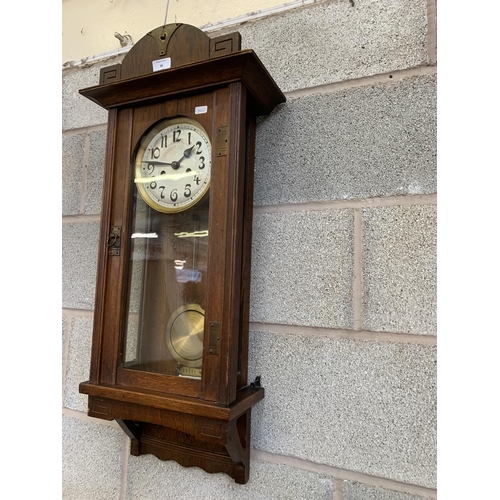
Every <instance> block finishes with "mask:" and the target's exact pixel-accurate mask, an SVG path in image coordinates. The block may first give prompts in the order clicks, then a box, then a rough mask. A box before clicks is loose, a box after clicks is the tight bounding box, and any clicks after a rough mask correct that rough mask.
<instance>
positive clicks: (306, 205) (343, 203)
mask: <svg viewBox="0 0 500 500" xmlns="http://www.w3.org/2000/svg"><path fill="white" fill-rule="evenodd" d="M436 204H437V194H436V193H432V194H418V195H394V196H381V197H374V198H354V199H350V200H329V201H310V202H297V203H280V204H277V205H254V207H253V212H254V214H260V213H275V212H299V211H304V212H305V211H321V210H332V209H337V210H341V209H343V208H369V207H390V206H402V205H404V206H408V205H436Z"/></svg>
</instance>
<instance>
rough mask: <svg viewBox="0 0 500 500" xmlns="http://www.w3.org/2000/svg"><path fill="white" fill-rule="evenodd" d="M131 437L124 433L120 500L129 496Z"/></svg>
mask: <svg viewBox="0 0 500 500" xmlns="http://www.w3.org/2000/svg"><path fill="white" fill-rule="evenodd" d="M129 450H130V438H129V437H128V436H127V435H126V434H125V433H123V445H122V464H123V467H122V477H121V484H120V500H125V499H126V497H127V476H128V459H129V456H130V453H129Z"/></svg>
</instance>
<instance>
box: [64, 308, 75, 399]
mask: <svg viewBox="0 0 500 500" xmlns="http://www.w3.org/2000/svg"><path fill="white" fill-rule="evenodd" d="M72 324H73V318H72V317H71V316H69V317H68V318H67V321H66V325H65V327H64V342H63V348H62V355H63V362H62V400H63V401H64V395H65V393H66V371H67V369H68V354H69V336H70V332H71V326H72Z"/></svg>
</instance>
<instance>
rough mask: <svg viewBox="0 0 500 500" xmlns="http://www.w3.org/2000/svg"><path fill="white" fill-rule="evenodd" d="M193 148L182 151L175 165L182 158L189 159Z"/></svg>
mask: <svg viewBox="0 0 500 500" xmlns="http://www.w3.org/2000/svg"><path fill="white" fill-rule="evenodd" d="M193 148H194V146H191V147H190V148H187V149H186V150H184V153H183V154H182V156H181V158H180V159H179V160H178V161H177V162H175V163H177V164H179V163H180V162H181V161H182V160H184V158H189V157H190V156H191V151H193Z"/></svg>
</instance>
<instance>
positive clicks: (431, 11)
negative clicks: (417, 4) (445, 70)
mask: <svg viewBox="0 0 500 500" xmlns="http://www.w3.org/2000/svg"><path fill="white" fill-rule="evenodd" d="M436 16H437V6H436V0H427V54H428V56H429V64H433V65H434V64H437V17H436Z"/></svg>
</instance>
